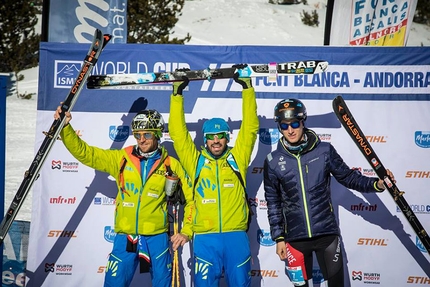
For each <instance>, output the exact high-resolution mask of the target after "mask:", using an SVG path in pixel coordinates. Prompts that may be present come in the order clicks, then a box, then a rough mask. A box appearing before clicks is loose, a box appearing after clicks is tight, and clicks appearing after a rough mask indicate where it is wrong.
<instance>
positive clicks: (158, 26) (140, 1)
mask: <svg viewBox="0 0 430 287" xmlns="http://www.w3.org/2000/svg"><path fill="white" fill-rule="evenodd" d="M184 2H185V0H129V1H128V3H127V28H128V37H127V42H128V43H149V44H184V43H185V42H189V41H190V39H191V36H190V35H189V33H188V34H187V36H186V37H185V38H183V39H178V38H173V39H170V38H169V36H170V35H171V34H170V30H171V29H172V28H173V27H175V24H176V22H178V18H177V17H178V16H180V15H181V14H182V13H181V11H182V8H183V7H184Z"/></svg>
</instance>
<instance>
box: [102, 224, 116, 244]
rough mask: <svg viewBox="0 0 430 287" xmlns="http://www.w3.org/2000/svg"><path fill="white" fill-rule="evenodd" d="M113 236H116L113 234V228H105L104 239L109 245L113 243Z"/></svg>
mask: <svg viewBox="0 0 430 287" xmlns="http://www.w3.org/2000/svg"><path fill="white" fill-rule="evenodd" d="M115 236H116V233H115V231H114V229H113V227H112V226H105V230H104V239H105V240H106V241H107V242H109V243H113V240H114V239H115Z"/></svg>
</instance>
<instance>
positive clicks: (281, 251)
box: [276, 241, 287, 260]
mask: <svg viewBox="0 0 430 287" xmlns="http://www.w3.org/2000/svg"><path fill="white" fill-rule="evenodd" d="M276 254H278V256H279V259H281V260H285V259H287V245H286V244H285V242H284V241H281V242H278V243H276Z"/></svg>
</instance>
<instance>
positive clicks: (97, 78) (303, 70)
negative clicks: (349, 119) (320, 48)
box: [87, 60, 328, 89]
mask: <svg viewBox="0 0 430 287" xmlns="http://www.w3.org/2000/svg"><path fill="white" fill-rule="evenodd" d="M327 68H328V62H326V61H321V60H307V61H293V62H286V63H269V64H260V65H247V66H246V67H243V68H238V67H229V68H217V69H210V68H207V69H203V70H188V71H187V70H176V71H174V72H158V73H138V74H111V75H93V76H90V77H89V78H88V83H87V88H88V89H99V88H114V87H118V86H128V85H141V84H156V83H166V82H177V81H183V77H187V78H188V79H189V80H190V81H197V80H217V79H229V78H233V76H234V74H235V73H238V74H239V77H247V78H248V77H252V78H253V77H269V79H273V80H275V79H276V77H277V76H281V75H300V74H317V73H322V72H324V71H325V70H327Z"/></svg>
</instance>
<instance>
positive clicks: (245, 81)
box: [232, 64, 252, 89]
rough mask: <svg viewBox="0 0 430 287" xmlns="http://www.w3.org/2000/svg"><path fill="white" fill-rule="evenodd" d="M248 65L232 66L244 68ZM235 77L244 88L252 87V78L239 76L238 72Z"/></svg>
mask: <svg viewBox="0 0 430 287" xmlns="http://www.w3.org/2000/svg"><path fill="white" fill-rule="evenodd" d="M247 66H248V65H247V64H236V65H233V66H232V68H236V69H243V68H245V67H247ZM233 79H234V81H235V82H236V83H238V84H240V85H241V86H242V87H243V88H244V89H249V88H251V87H252V82H251V78H239V73H238V72H236V73H234V75H233Z"/></svg>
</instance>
